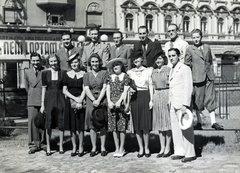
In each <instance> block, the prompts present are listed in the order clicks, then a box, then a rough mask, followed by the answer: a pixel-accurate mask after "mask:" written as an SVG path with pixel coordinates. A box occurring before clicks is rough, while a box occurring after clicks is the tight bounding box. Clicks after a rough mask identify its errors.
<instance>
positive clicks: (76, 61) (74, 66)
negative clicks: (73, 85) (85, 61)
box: [70, 58, 80, 71]
mask: <svg viewBox="0 0 240 173" xmlns="http://www.w3.org/2000/svg"><path fill="white" fill-rule="evenodd" d="M70 66H71V68H72V69H73V70H74V71H78V70H79V69H80V61H79V59H77V58H75V59H74V60H72V61H71V62H70Z"/></svg>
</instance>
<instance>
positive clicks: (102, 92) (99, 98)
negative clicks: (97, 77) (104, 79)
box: [93, 84, 107, 107]
mask: <svg viewBox="0 0 240 173" xmlns="http://www.w3.org/2000/svg"><path fill="white" fill-rule="evenodd" d="M106 88H107V84H103V87H102V90H101V92H100V95H99V96H98V98H97V100H95V101H93V105H94V106H95V107H98V106H99V104H100V102H101V100H102V98H103V97H104V96H105V93H106Z"/></svg>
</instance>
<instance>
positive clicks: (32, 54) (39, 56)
mask: <svg viewBox="0 0 240 173" xmlns="http://www.w3.org/2000/svg"><path fill="white" fill-rule="evenodd" d="M35 56H37V57H38V58H39V59H40V60H42V58H41V55H40V54H38V53H36V52H33V53H31V54H30V59H32V57H35Z"/></svg>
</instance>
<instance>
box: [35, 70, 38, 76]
mask: <svg viewBox="0 0 240 173" xmlns="http://www.w3.org/2000/svg"><path fill="white" fill-rule="evenodd" d="M37 75H38V70H37V69H35V76H36V77H37Z"/></svg>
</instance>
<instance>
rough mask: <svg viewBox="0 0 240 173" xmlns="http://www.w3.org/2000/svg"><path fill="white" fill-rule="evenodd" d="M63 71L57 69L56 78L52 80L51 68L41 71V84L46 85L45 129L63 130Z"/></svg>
mask: <svg viewBox="0 0 240 173" xmlns="http://www.w3.org/2000/svg"><path fill="white" fill-rule="evenodd" d="M64 73H65V71H64V70H59V71H58V80H52V79H51V76H52V73H51V70H46V71H43V72H42V85H43V86H46V93H45V99H44V107H45V112H46V121H45V128H46V129H55V128H58V129H60V130H64V112H65V97H64V94H63V92H62V90H63V75H64Z"/></svg>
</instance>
